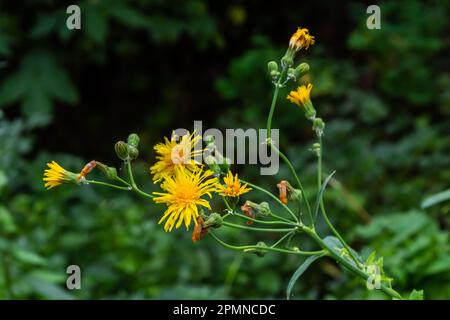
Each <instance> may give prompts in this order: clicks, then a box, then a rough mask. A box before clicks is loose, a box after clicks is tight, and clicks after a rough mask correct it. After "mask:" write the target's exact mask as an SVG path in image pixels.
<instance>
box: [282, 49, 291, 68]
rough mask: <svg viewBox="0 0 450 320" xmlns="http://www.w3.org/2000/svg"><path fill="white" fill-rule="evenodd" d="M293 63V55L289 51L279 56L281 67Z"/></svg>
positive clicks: (289, 65)
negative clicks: (281, 56)
mask: <svg viewBox="0 0 450 320" xmlns="http://www.w3.org/2000/svg"><path fill="white" fill-rule="evenodd" d="M293 64H294V57H293V56H292V54H290V53H289V52H286V54H285V56H284V57H283V58H281V65H282V66H283V68H289V67H291V66H292V65H293Z"/></svg>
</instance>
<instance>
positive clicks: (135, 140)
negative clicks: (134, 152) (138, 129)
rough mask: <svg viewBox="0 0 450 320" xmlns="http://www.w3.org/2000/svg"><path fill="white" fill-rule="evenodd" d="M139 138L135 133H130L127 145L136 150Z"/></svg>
mask: <svg viewBox="0 0 450 320" xmlns="http://www.w3.org/2000/svg"><path fill="white" fill-rule="evenodd" d="M139 140H140V139H139V136H138V135H137V134H136V133H132V134H130V135H129V136H128V140H127V142H128V144H129V145H130V146H132V147H135V148H137V147H138V146H139Z"/></svg>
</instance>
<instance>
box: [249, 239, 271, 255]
mask: <svg viewBox="0 0 450 320" xmlns="http://www.w3.org/2000/svg"><path fill="white" fill-rule="evenodd" d="M256 247H257V248H251V249H245V250H244V252H248V253H254V254H256V255H257V256H258V257H263V256H265V255H266V253H267V250H266V249H265V248H267V245H266V244H265V243H264V242H262V241H260V242H258V243H257V244H256Z"/></svg>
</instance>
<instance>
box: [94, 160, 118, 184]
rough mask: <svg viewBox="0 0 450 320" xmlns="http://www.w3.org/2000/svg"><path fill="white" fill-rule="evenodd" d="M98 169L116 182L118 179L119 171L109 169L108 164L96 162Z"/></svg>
mask: <svg viewBox="0 0 450 320" xmlns="http://www.w3.org/2000/svg"><path fill="white" fill-rule="evenodd" d="M96 163H97V168H99V169H100V171H101V172H102V173H103V174H104V175H105V176H106V177H107V178H108V179H111V180H115V179H116V178H117V170H116V168H114V167H108V166H107V165H106V164H103V163H101V162H98V161H97V162H96Z"/></svg>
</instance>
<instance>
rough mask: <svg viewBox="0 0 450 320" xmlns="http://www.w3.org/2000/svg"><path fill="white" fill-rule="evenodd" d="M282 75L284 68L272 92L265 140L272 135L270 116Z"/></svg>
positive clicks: (272, 112)
mask: <svg viewBox="0 0 450 320" xmlns="http://www.w3.org/2000/svg"><path fill="white" fill-rule="evenodd" d="M283 75H284V70H283V71H282V72H281V74H280V77H279V78H278V81H277V83H276V84H275V91H274V93H273V97H272V104H271V105H270V111H269V116H268V117H267V126H266V129H267V140H268V141H270V139H271V137H272V118H273V114H274V111H275V106H276V105H277V99H278V92H279V91H280V87H281V78H282V77H283Z"/></svg>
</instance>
